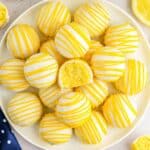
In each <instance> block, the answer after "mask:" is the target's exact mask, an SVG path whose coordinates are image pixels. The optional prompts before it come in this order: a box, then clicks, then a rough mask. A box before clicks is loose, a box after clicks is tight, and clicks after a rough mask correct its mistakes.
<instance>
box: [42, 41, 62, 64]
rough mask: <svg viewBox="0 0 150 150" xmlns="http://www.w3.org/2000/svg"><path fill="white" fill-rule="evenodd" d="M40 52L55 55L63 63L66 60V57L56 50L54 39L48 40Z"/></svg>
mask: <svg viewBox="0 0 150 150" xmlns="http://www.w3.org/2000/svg"><path fill="white" fill-rule="evenodd" d="M40 52H43V53H47V54H49V55H50V56H52V57H54V58H55V59H56V60H57V62H58V63H59V64H62V63H63V62H64V61H65V58H64V57H63V56H61V55H60V54H59V52H58V51H57V50H56V46H55V42H54V40H48V41H46V42H44V43H43V44H42V45H41V47H40Z"/></svg>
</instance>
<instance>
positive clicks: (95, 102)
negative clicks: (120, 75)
mask: <svg viewBox="0 0 150 150" xmlns="http://www.w3.org/2000/svg"><path fill="white" fill-rule="evenodd" d="M76 91H80V92H82V93H83V94H85V95H86V97H87V98H88V99H89V100H90V102H91V105H92V107H93V108H95V107H98V106H99V105H100V104H102V103H103V101H104V100H105V98H106V97H107V96H108V93H109V92H108V85H107V84H106V83H105V82H103V81H101V80H98V79H94V81H93V83H91V84H87V85H84V86H80V87H79V88H77V89H76Z"/></svg>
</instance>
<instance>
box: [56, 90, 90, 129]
mask: <svg viewBox="0 0 150 150" xmlns="http://www.w3.org/2000/svg"><path fill="white" fill-rule="evenodd" d="M90 115H91V105H90V101H89V100H88V99H87V98H86V96H85V95H84V94H82V93H80V92H69V93H67V94H64V95H62V97H61V98H60V99H59V101H58V103H57V105H56V116H57V117H58V118H59V119H60V120H61V121H62V122H63V123H65V124H67V125H68V126H70V127H71V128H75V127H78V126H80V125H81V124H83V123H84V121H85V120H87V119H88V118H89V117H90Z"/></svg>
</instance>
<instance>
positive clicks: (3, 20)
mask: <svg viewBox="0 0 150 150" xmlns="http://www.w3.org/2000/svg"><path fill="white" fill-rule="evenodd" d="M8 21H9V14H8V9H7V7H6V6H5V5H4V4H3V3H1V2H0V28H2V27H4V26H5V25H6V24H7V22H8Z"/></svg>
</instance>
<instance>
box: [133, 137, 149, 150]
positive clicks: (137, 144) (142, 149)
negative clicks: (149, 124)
mask: <svg viewBox="0 0 150 150" xmlns="http://www.w3.org/2000/svg"><path fill="white" fill-rule="evenodd" d="M149 149H150V136H149V135H145V136H141V137H139V138H137V139H136V140H135V141H134V142H133V144H132V146H131V150H149Z"/></svg>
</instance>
